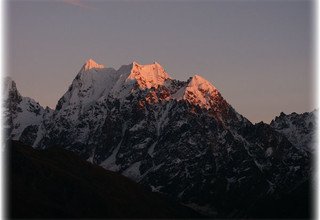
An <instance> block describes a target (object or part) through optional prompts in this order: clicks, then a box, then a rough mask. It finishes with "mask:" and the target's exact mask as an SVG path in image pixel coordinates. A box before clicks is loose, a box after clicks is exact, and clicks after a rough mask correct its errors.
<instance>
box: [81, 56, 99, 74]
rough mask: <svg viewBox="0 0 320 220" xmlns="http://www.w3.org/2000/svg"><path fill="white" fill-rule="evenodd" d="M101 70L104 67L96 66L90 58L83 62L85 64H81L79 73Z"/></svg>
mask: <svg viewBox="0 0 320 220" xmlns="http://www.w3.org/2000/svg"><path fill="white" fill-rule="evenodd" d="M102 68H105V67H104V65H102V64H98V63H97V62H96V61H94V60H93V59H91V58H90V59H88V60H87V61H86V62H85V64H83V66H82V68H81V70H80V72H86V71H88V70H91V69H102Z"/></svg>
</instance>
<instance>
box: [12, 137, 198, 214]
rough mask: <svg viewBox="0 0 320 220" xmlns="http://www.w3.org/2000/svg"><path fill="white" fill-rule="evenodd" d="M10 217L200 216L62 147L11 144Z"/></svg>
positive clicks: (15, 142)
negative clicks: (43, 148)
mask: <svg viewBox="0 0 320 220" xmlns="http://www.w3.org/2000/svg"><path fill="white" fill-rule="evenodd" d="M7 150H8V151H9V154H8V156H9V158H10V159H9V163H8V170H9V172H8V173H9V179H8V183H9V184H8V185H9V189H10V190H9V195H8V196H9V198H10V199H9V200H7V201H9V212H8V213H7V215H8V216H7V217H10V218H129V217H135V218H200V217H202V216H200V215H198V214H197V213H195V212H194V211H192V210H191V209H189V208H187V207H184V206H182V205H179V204H177V203H175V202H174V201H171V200H168V199H166V198H165V197H163V196H162V195H160V194H157V193H152V192H150V191H148V190H146V189H144V188H143V187H142V186H141V185H139V184H137V183H135V182H134V181H132V180H130V179H128V178H126V177H123V176H121V175H119V174H117V173H114V172H111V171H107V170H105V169H102V168H101V167H99V166H96V165H93V164H91V163H88V162H86V161H84V160H82V159H81V158H79V157H78V156H77V155H75V154H73V153H71V152H68V151H66V150H64V149H62V148H59V147H51V148H48V149H46V150H36V149H34V148H32V147H29V146H26V145H24V144H22V143H20V142H17V141H12V142H11V143H10V146H9V148H7Z"/></svg>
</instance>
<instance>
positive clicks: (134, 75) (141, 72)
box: [127, 62, 169, 89]
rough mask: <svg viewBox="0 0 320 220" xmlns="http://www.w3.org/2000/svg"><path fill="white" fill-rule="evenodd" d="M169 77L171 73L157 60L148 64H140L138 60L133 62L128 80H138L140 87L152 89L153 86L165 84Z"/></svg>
mask: <svg viewBox="0 0 320 220" xmlns="http://www.w3.org/2000/svg"><path fill="white" fill-rule="evenodd" d="M168 78H169V75H168V74H167V73H166V72H165V71H164V69H163V68H162V66H161V65H160V64H159V63H157V62H154V63H153V64H146V65H140V64H138V63H137V62H133V63H132V69H131V72H130V75H129V76H128V78H127V80H136V81H137V83H138V85H139V87H140V88H142V89H146V88H148V89H150V88H151V87H155V88H157V87H158V86H159V85H163V84H164V82H165V80H166V79H168Z"/></svg>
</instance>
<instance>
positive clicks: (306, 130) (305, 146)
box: [270, 111, 318, 152]
mask: <svg viewBox="0 0 320 220" xmlns="http://www.w3.org/2000/svg"><path fill="white" fill-rule="evenodd" d="M317 115H318V111H313V112H306V113H303V114H297V113H295V112H294V113H291V114H289V115H286V114H284V113H283V112H281V114H280V115H279V116H277V117H276V118H275V119H274V120H272V121H271V123H270V125H271V127H272V128H274V129H275V130H276V131H278V132H279V133H281V134H283V135H284V136H285V137H286V138H287V139H288V140H289V141H290V142H291V143H292V144H293V145H294V146H295V147H296V148H298V149H301V150H304V151H309V152H310V151H314V150H315V149H314V145H315V135H316V133H315V131H316V124H315V122H316V117H317Z"/></svg>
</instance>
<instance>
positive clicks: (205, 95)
mask: <svg viewBox="0 0 320 220" xmlns="http://www.w3.org/2000/svg"><path fill="white" fill-rule="evenodd" d="M219 94H220V93H219V91H218V90H217V89H216V88H215V87H214V86H213V85H212V84H211V83H210V82H208V81H207V80H206V79H204V78H203V77H201V76H199V75H195V76H193V77H192V78H191V79H189V83H188V84H187V85H186V86H184V87H182V88H181V89H179V90H178V91H177V92H176V93H175V94H173V98H175V99H177V100H182V99H183V100H188V101H189V102H191V103H193V104H197V105H199V106H201V107H204V108H210V104H211V103H210V102H211V101H212V98H214V97H215V96H217V95H219Z"/></svg>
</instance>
